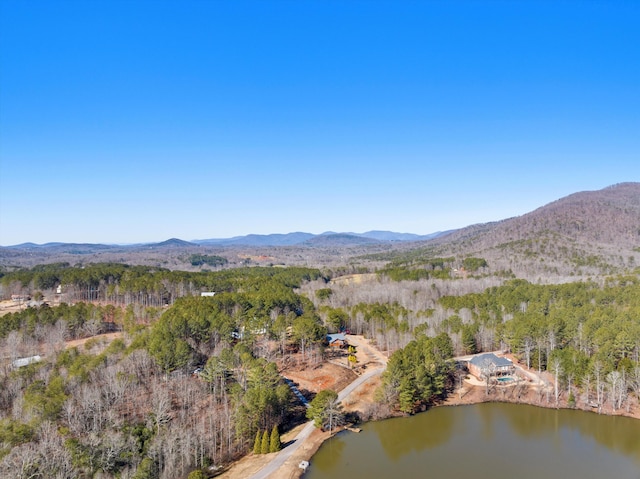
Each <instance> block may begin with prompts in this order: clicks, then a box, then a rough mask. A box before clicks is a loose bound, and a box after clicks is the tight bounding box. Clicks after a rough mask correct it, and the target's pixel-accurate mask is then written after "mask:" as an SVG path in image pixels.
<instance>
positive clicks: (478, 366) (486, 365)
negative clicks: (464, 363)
mask: <svg viewBox="0 0 640 479" xmlns="http://www.w3.org/2000/svg"><path fill="white" fill-rule="evenodd" d="M514 371H515V368H514V366H513V363H512V362H511V361H510V360H509V359H507V358H502V357H499V356H496V355H495V354H493V353H486V354H480V355H478V356H474V357H473V358H471V360H470V361H469V372H470V373H471V374H473V375H474V376H475V377H477V378H479V379H484V378H485V372H488V373H489V376H502V375H505V374H513V372H514Z"/></svg>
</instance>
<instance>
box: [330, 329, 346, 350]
mask: <svg viewBox="0 0 640 479" xmlns="http://www.w3.org/2000/svg"><path fill="white" fill-rule="evenodd" d="M327 343H329V347H330V348H344V347H345V346H348V343H347V336H346V335H345V334H344V333H336V334H327Z"/></svg>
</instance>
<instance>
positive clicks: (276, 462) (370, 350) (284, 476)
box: [251, 336, 387, 479]
mask: <svg viewBox="0 0 640 479" xmlns="http://www.w3.org/2000/svg"><path fill="white" fill-rule="evenodd" d="M349 344H351V345H353V346H356V348H357V349H358V354H359V355H360V357H359V359H358V360H359V361H362V362H364V361H367V362H368V363H369V364H371V360H372V359H374V360H375V361H376V362H377V363H379V365H378V366H377V367H372V368H371V369H369V370H368V371H367V372H366V373H364V374H362V375H361V376H358V377H357V378H356V379H355V380H353V381H352V382H351V383H350V384H349V385H348V386H346V387H345V388H344V389H342V390H341V391H340V392H339V393H338V400H339V401H344V400H346V399H347V398H348V397H349V395H350V394H352V393H353V392H354V391H355V390H356V389H357V388H358V387H360V386H361V385H362V384H364V383H366V382H367V381H368V380H369V379H371V378H372V377H375V376H378V375H380V374H382V372H383V371H384V370H385V368H386V364H387V358H386V357H385V356H384V355H383V354H382V353H381V352H380V351H378V350H377V349H376V348H374V347H373V346H371V345H370V344H369V342H368V341H367V340H366V339H364V338H363V337H362V336H349ZM314 430H315V427H314V425H313V421H309V422H308V423H307V424H306V425H305V426H304V428H303V429H302V431H300V433H299V434H298V435H297V436H296V437H295V438H294V440H293V442H292V443H291V444H290V445H288V446H287V447H286V448H284V449H283V450H282V451H280V452H279V453H278V454H277V455H276V456H274V458H273V459H272V460H271V461H270V462H269V463H268V464H266V465H265V466H264V467H263V468H262V469H260V470H259V471H258V472H256V473H255V474H253V475H252V476H251V479H267V478H272V479H289V478H291V477H297V476H298V475H299V474H300V473H302V470H301V469H300V468H299V467H298V466H299V463H300V461H301V460H308V459H310V455H309V454H308V453H307V454H304V455H302V456H300V455H299V454H296V452H298V451H299V449H300V448H301V447H302V446H303V445H305V442H307V440H308V439H309V437H310V436H311V434H312V433H313V432H314ZM326 437H329V436H328V435H325V438H326ZM322 440H324V439H322ZM322 440H320V443H321V442H322ZM316 446H319V444H318V443H317V441H316V444H315V446H314V447H307V451H311V454H313V452H315V449H317V447H316ZM307 456H308V457H307Z"/></svg>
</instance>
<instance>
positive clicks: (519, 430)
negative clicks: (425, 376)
mask: <svg viewBox="0 0 640 479" xmlns="http://www.w3.org/2000/svg"><path fill="white" fill-rule="evenodd" d="M311 464H312V467H311V468H310V470H309V472H308V473H307V474H306V475H305V479H307V478H308V479H324V478H331V479H341V478H350V479H353V478H354V477H367V478H368V479H378V478H380V479H382V478H385V479H386V478H389V477H465V476H473V477H474V479H484V478H491V479H501V478H512V477H518V479H528V478H532V479H534V478H535V479H539V478H540V477H544V478H545V479H554V478H558V479H567V478H572V477H580V478H581V479H589V478H593V479H601V478H603V477H607V478H616V479H627V478H628V479H640V421H637V420H634V419H629V418H624V417H607V416H599V415H597V414H592V413H585V412H582V411H569V410H560V411H556V410H551V409H543V408H537V407H533V406H524V405H513V404H479V405H474V406H457V407H447V408H436V409H433V410H431V411H429V412H427V413H423V414H419V415H416V416H413V417H409V418H399V419H390V420H386V421H380V422H375V423H369V424H366V425H365V426H364V427H363V432H362V433H360V434H353V433H344V434H340V435H338V436H337V437H335V438H333V439H332V440H330V441H327V442H326V443H325V444H324V445H323V446H322V447H321V448H320V450H319V451H318V453H317V454H316V455H315V456H314V457H313V458H312V460H311Z"/></svg>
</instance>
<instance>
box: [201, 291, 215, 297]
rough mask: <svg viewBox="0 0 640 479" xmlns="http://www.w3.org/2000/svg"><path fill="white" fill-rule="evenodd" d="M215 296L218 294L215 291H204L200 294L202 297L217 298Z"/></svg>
mask: <svg viewBox="0 0 640 479" xmlns="http://www.w3.org/2000/svg"><path fill="white" fill-rule="evenodd" d="M215 294H216V292H215V291H203V292H202V293H200V297H205V296H215Z"/></svg>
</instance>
